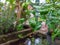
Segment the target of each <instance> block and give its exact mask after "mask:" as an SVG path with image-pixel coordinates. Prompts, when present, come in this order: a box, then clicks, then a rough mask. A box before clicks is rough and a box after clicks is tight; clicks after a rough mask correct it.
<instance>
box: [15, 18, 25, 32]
mask: <svg viewBox="0 0 60 45" xmlns="http://www.w3.org/2000/svg"><path fill="white" fill-rule="evenodd" d="M23 23H24V18H21V19H19V20H18V25H17V26H16V27H17V30H18V31H20V30H22V29H23Z"/></svg>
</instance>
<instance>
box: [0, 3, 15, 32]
mask: <svg viewBox="0 0 60 45" xmlns="http://www.w3.org/2000/svg"><path fill="white" fill-rule="evenodd" d="M8 5H9V6H6V5H3V6H2V7H1V13H2V14H1V15H0V31H1V32H0V33H7V32H8V31H10V30H9V28H10V26H11V25H13V22H14V21H15V19H16V18H15V16H14V15H15V5H13V6H11V7H10V4H8Z"/></svg>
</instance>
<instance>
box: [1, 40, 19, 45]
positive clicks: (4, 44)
mask: <svg viewBox="0 0 60 45" xmlns="http://www.w3.org/2000/svg"><path fill="white" fill-rule="evenodd" d="M18 40H19V39H15V40H10V41H7V42H6V43H3V44H0V45H8V44H10V43H13V42H16V41H18Z"/></svg>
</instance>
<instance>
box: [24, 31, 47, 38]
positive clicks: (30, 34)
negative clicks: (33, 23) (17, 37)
mask: <svg viewBox="0 0 60 45" xmlns="http://www.w3.org/2000/svg"><path fill="white" fill-rule="evenodd" d="M37 33H39V34H40V35H42V36H43V35H44V36H46V34H43V33H41V32H39V31H36V32H31V33H29V34H27V35H25V36H24V38H26V37H28V36H32V34H33V35H36V34H37Z"/></svg>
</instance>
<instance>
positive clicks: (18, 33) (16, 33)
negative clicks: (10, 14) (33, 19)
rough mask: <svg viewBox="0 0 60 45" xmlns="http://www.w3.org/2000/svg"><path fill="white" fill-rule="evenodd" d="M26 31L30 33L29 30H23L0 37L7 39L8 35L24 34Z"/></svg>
mask: <svg viewBox="0 0 60 45" xmlns="http://www.w3.org/2000/svg"><path fill="white" fill-rule="evenodd" d="M26 31H31V28H29V29H25V30H22V31H17V32H12V33H9V34H6V35H0V37H8V36H10V35H15V34H19V33H23V32H26Z"/></svg>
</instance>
